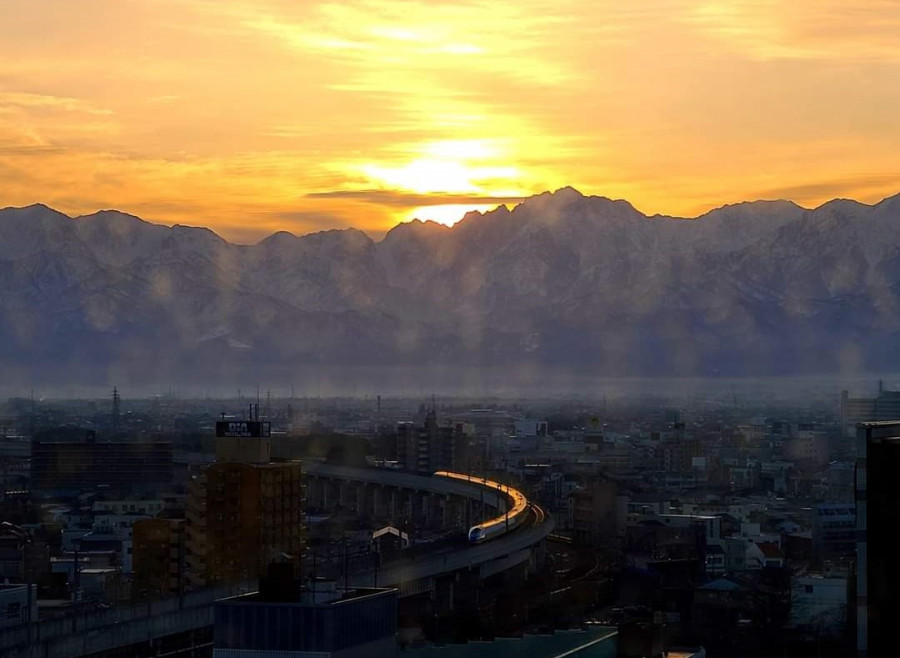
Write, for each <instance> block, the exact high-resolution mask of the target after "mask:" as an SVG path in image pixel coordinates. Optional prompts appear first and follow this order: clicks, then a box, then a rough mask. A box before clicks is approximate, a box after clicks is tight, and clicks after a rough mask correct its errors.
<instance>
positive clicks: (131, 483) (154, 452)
mask: <svg viewBox="0 0 900 658" xmlns="http://www.w3.org/2000/svg"><path fill="white" fill-rule="evenodd" d="M172 473H173V463H172V444H171V443H170V442H164V441H146V442H143V441H141V442H137V441H130V442H100V441H96V439H95V437H94V435H93V433H88V434H87V435H86V437H85V439H84V440H82V441H44V440H37V441H32V442H31V488H32V490H34V491H41V492H51V491H73V492H79V493H80V492H83V491H86V490H90V489H94V488H96V487H99V486H108V487H109V488H110V489H113V490H131V489H141V488H153V487H160V486H166V485H169V484H171V483H172Z"/></svg>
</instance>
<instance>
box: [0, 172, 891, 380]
mask: <svg viewBox="0 0 900 658" xmlns="http://www.w3.org/2000/svg"><path fill="white" fill-rule="evenodd" d="M0 290H2V295H0V367H2V368H3V372H4V373H5V374H6V378H7V381H8V382H11V381H12V382H17V383H18V382H21V383H22V385H28V383H29V382H36V381H42V382H53V381H57V382H68V383H73V384H78V383H88V382H90V383H107V382H108V383H110V384H112V383H115V382H125V381H129V382H174V381H178V380H181V379H184V380H189V381H194V382H197V381H219V382H228V381H232V380H234V381H237V380H241V381H260V379H265V378H271V379H275V380H278V381H297V382H300V381H302V379H303V372H304V371H308V370H310V369H316V370H318V371H321V370H322V369H327V368H332V367H335V368H337V367H340V368H348V367H349V368H353V367H366V368H369V369H373V370H374V371H375V372H377V371H378V370H379V369H382V368H384V369H387V368H392V369H396V368H409V369H410V370H409V372H410V373H414V372H419V371H418V370H417V368H421V367H423V366H425V367H438V368H444V369H451V370H453V369H466V368H481V369H489V370H491V371H493V372H494V373H495V374H497V376H498V377H500V378H502V377H503V376H504V373H506V372H508V373H510V376H514V375H513V373H516V372H520V371H521V370H522V369H523V368H526V369H528V370H529V372H532V373H540V372H542V370H543V369H555V370H559V369H563V370H565V369H572V370H573V371H575V370H577V371H580V372H590V373H593V374H596V375H597V376H610V377H621V376H749V375H786V374H790V375H801V374H825V373H842V374H847V373H862V372H868V371H887V370H890V369H898V367H900V349H898V346H900V343H898V339H900V296H898V295H900V195H898V196H895V197H891V198H888V199H885V200H883V201H881V202H880V203H878V204H875V205H865V204H861V203H858V202H855V201H851V200H844V199H838V200H834V201H830V202H828V203H826V204H824V205H822V206H820V207H818V208H815V209H812V210H808V209H804V208H801V207H800V206H798V205H795V204H794V203H791V202H789V201H755V202H748V203H740V204H736V205H729V206H725V207H722V208H719V209H717V210H713V211H711V212H709V213H707V214H705V215H702V216H700V217H697V218H692V219H685V218H676V217H666V216H659V215H656V216H646V215H644V214H642V213H640V212H639V211H637V210H636V209H635V208H634V207H633V206H632V205H631V204H629V203H628V202H626V201H613V200H610V199H607V198H604V197H586V196H583V195H582V194H580V193H579V192H577V191H576V190H574V189H571V188H564V189H561V190H558V191H556V192H554V193H544V194H540V195H538V196H534V197H531V198H529V199H527V200H525V201H524V202H522V203H521V204H519V205H518V206H516V207H515V208H513V209H512V210H509V209H507V208H506V207H503V206H501V207H499V208H498V209H496V210H494V211H491V212H487V213H484V214H481V213H469V214H468V215H466V216H465V217H464V218H463V219H462V220H461V221H460V222H458V223H457V224H455V225H454V226H453V227H446V226H443V225H440V224H436V223H434V222H419V221H413V222H411V223H404V224H400V225H398V226H397V227H395V228H394V229H393V230H391V231H390V232H389V233H388V234H387V235H386V236H385V237H384V239H383V240H381V241H374V240H372V239H371V238H370V237H369V236H367V235H366V234H365V233H363V232H362V231H359V230H355V229H347V230H331V231H324V232H320V233H313V234H309V235H304V236H300V237H298V236H294V235H292V234H289V233H276V234H274V235H271V236H269V237H268V238H266V239H264V240H262V241H261V242H259V243H257V244H255V245H236V244H232V243H229V242H227V241H226V240H224V239H222V238H221V237H219V236H218V235H216V234H215V233H213V232H212V231H210V230H209V229H205V228H192V227H187V226H173V227H167V226H161V225H156V224H151V223H148V222H146V221H143V220H141V219H140V218H138V217H135V216H132V215H128V214H124V213H121V212H117V211H112V210H106V211H101V212H98V213H95V214H92V215H86V216H81V217H75V218H71V217H68V216H66V215H64V214H62V213H60V212H57V211H55V210H53V209H51V208H48V207H46V206H43V205H33V206H28V207H24V208H6V209H3V210H0ZM410 376H418V375H412V374H411V375H410ZM538 376H539V375H538ZM422 385H423V386H425V387H426V388H427V383H422Z"/></svg>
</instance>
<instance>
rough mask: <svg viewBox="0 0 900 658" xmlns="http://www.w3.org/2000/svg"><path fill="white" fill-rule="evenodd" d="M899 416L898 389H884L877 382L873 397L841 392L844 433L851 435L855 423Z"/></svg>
mask: <svg viewBox="0 0 900 658" xmlns="http://www.w3.org/2000/svg"><path fill="white" fill-rule="evenodd" d="M898 418H900V391H886V390H884V385H883V384H882V382H880V381H879V382H878V395H877V396H875V397H874V398H851V397H850V394H849V393H848V392H847V391H842V392H841V428H842V429H843V432H844V435H845V436H849V437H852V436H854V432H856V425H857V423H867V422H874V421H889V420H897V419H898Z"/></svg>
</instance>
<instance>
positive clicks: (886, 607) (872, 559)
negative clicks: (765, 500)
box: [856, 421, 900, 658]
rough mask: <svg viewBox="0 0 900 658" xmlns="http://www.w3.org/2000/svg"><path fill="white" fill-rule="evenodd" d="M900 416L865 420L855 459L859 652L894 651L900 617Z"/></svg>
mask: <svg viewBox="0 0 900 658" xmlns="http://www.w3.org/2000/svg"><path fill="white" fill-rule="evenodd" d="M897 473H900V421H882V422H871V423H860V424H859V426H858V427H857V461H856V536H857V544H856V560H857V562H856V564H857V574H856V605H857V610H856V630H857V634H856V639H857V655H858V656H860V657H861V658H867V657H869V656H871V657H873V658H875V657H879V656H889V655H894V653H893V651H890V650H889V648H890V647H891V646H892V645H893V644H894V643H895V641H894V638H893V623H894V622H895V621H896V620H897V619H900V597H898V596H897V592H898V591H900V562H898V561H897V559H896V555H895V554H894V551H895V548H896V541H895V538H896V535H895V534H894V533H895V532H896V530H897V528H898V527H900V488H898V487H897V486H895V484H896V483H897Z"/></svg>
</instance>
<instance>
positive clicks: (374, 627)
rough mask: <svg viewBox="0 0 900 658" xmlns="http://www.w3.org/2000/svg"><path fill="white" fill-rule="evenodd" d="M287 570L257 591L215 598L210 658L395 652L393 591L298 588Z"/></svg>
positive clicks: (353, 657) (326, 657) (356, 656)
mask: <svg viewBox="0 0 900 658" xmlns="http://www.w3.org/2000/svg"><path fill="white" fill-rule="evenodd" d="M275 566H276V567H279V568H280V567H282V566H284V565H275ZM288 573H289V570H288V571H286V572H281V569H277V570H273V575H271V576H270V577H268V578H264V579H263V580H262V581H261V582H260V591H259V592H255V593H252V594H245V595H243V596H236V597H232V598H228V599H223V600H220V601H217V602H216V604H215V625H214V630H213V657H214V658H265V657H266V656H272V657H273V658H274V657H276V656H279V657H283V656H315V657H316V658H331V657H334V658H370V657H371V656H378V657H379V658H381V657H384V658H389V657H390V656H396V655H397V636H396V634H397V590H394V589H375V588H366V589H361V588H357V589H338V588H336V587H335V586H334V583H333V582H331V583H323V582H315V583H313V582H311V584H310V586H309V587H306V588H301V587H300V584H299V581H297V580H295V579H292V578H290V577H289V576H288Z"/></svg>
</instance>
